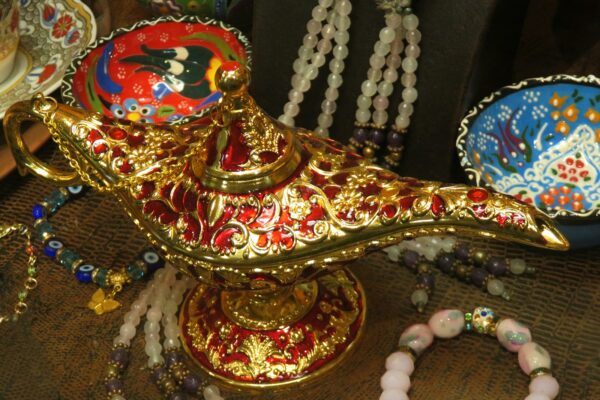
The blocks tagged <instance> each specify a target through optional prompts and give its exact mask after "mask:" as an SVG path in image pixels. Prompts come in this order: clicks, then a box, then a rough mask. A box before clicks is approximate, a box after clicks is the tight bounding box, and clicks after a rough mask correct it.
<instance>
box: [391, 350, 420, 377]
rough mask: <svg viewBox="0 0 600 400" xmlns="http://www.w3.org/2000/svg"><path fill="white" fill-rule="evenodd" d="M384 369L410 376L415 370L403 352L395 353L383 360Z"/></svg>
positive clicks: (411, 361)
mask: <svg viewBox="0 0 600 400" xmlns="http://www.w3.org/2000/svg"><path fill="white" fill-rule="evenodd" d="M385 368H386V369H387V370H390V371H402V372H404V373H405V374H406V375H408V376H410V375H411V374H412V373H413V371H414V370H415V363H414V362H413V360H412V358H410V356H409V355H408V354H406V353H405V352H403V351H396V352H394V353H392V354H390V355H389V356H388V358H386V359H385Z"/></svg>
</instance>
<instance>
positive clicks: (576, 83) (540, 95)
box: [457, 75, 600, 217]
mask: <svg viewBox="0 0 600 400" xmlns="http://www.w3.org/2000/svg"><path fill="white" fill-rule="evenodd" d="M457 148H458V152H459V157H460V159H461V165H462V166H463V168H464V169H465V171H466V173H467V175H468V177H469V179H470V180H472V181H474V182H475V183H476V184H481V185H485V186H488V187H491V188H493V189H495V190H498V191H500V192H503V193H507V194H511V195H513V196H514V197H516V198H518V199H520V200H522V201H524V202H526V203H529V204H533V205H535V206H537V207H538V208H539V209H541V210H542V211H544V212H545V213H546V214H548V215H550V216H551V217H573V216H576V217H586V216H598V215H600V80H599V79H598V78H596V77H594V76H588V77H572V76H566V75H558V76H551V77H547V78H536V79H529V80H526V81H523V82H520V83H518V84H515V85H512V86H508V87H505V88H502V89H501V90H499V91H498V92H496V93H493V94H492V95H490V96H489V97H487V98H485V99H484V100H483V101H482V102H481V103H479V104H478V105H477V106H476V107H475V108H473V109H472V110H471V111H470V112H469V113H468V114H467V116H466V117H465V119H464V120H463V121H462V123H461V128H460V135H459V137H458V140H457Z"/></svg>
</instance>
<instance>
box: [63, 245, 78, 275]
mask: <svg viewBox="0 0 600 400" xmlns="http://www.w3.org/2000/svg"><path fill="white" fill-rule="evenodd" d="M79 259H81V257H80V256H79V254H77V253H75V252H74V251H73V250H70V249H65V248H63V251H61V252H60V254H59V255H58V262H59V263H60V265H62V266H63V267H65V268H66V269H67V270H68V271H71V269H72V267H73V263H75V261H77V260H79Z"/></svg>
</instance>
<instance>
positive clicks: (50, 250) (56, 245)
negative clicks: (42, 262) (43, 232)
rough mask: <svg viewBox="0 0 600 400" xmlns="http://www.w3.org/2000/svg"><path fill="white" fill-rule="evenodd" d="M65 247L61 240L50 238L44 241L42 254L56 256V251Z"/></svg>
mask: <svg viewBox="0 0 600 400" xmlns="http://www.w3.org/2000/svg"><path fill="white" fill-rule="evenodd" d="M63 247H65V245H64V244H63V242H61V241H60V240H58V239H56V238H52V239H49V240H47V241H46V243H45V244H44V254H45V255H47V256H48V257H50V258H54V257H56V252H57V251H58V250H60V249H62V248H63Z"/></svg>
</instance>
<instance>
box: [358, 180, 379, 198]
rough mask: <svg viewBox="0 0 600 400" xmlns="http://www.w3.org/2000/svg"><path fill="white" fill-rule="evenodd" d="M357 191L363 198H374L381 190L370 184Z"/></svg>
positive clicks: (374, 184) (372, 183)
mask: <svg viewBox="0 0 600 400" xmlns="http://www.w3.org/2000/svg"><path fill="white" fill-rule="evenodd" d="M359 190H360V191H361V193H362V194H363V195H364V196H375V195H378V194H379V193H381V188H380V187H379V186H377V184H376V183H374V182H370V183H367V184H366V185H365V186H361V187H360V189H359Z"/></svg>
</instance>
